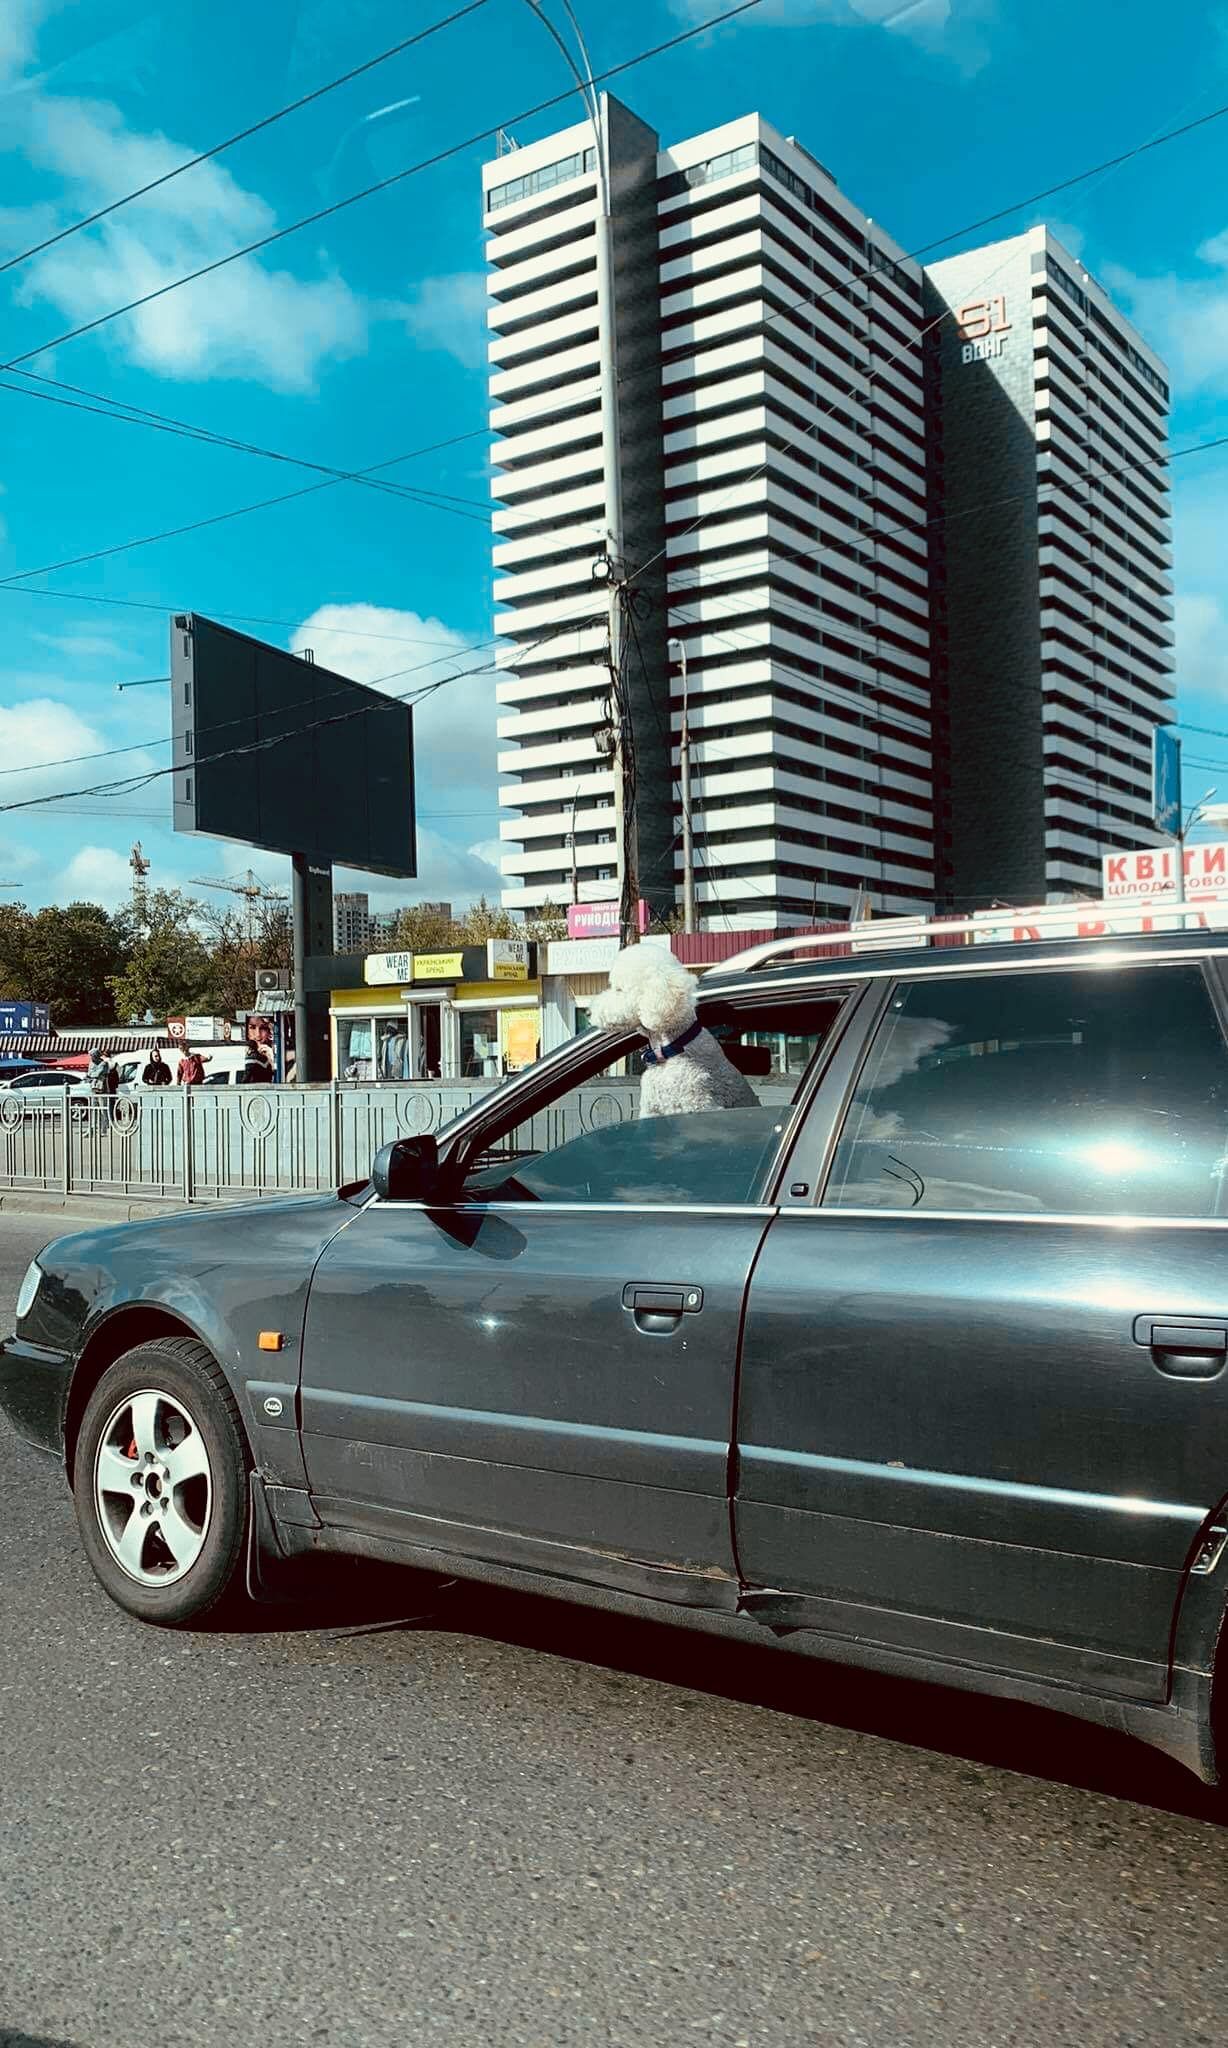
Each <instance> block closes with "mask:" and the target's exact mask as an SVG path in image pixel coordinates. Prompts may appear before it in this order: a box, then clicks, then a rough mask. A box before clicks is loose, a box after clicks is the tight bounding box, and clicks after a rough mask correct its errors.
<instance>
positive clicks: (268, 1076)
mask: <svg viewBox="0 0 1228 2048" xmlns="http://www.w3.org/2000/svg"><path fill="white" fill-rule="evenodd" d="M239 1079H240V1080H241V1081H242V1082H243V1083H244V1084H245V1085H246V1086H247V1087H249V1088H266V1087H268V1086H269V1084H270V1083H271V1082H272V1079H273V1069H272V1067H271V1066H270V1065H269V1062H268V1061H267V1060H266V1058H265V1056H264V1054H263V1053H262V1051H261V1050H260V1047H259V1046H258V1045H249V1046H248V1048H247V1057H246V1059H245V1060H244V1062H243V1072H242V1073H241V1074H240V1076H239Z"/></svg>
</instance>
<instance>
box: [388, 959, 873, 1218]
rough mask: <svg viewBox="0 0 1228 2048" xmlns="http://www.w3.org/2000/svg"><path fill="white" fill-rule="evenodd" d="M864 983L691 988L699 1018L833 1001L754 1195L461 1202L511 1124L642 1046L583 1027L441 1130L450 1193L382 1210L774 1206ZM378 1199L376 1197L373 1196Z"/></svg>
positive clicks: (845, 979)
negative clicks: (467, 1182) (479, 1163)
mask: <svg viewBox="0 0 1228 2048" xmlns="http://www.w3.org/2000/svg"><path fill="white" fill-rule="evenodd" d="M869 992H870V985H869V984H868V983H867V982H866V981H865V980H864V979H862V978H861V977H859V976H851V975H847V974H845V975H840V976H830V977H824V978H823V979H822V980H816V981H815V982H813V983H809V982H806V983H804V984H802V985H801V986H799V985H798V983H797V980H796V979H795V978H794V977H790V980H789V985H788V986H787V987H783V986H782V987H779V988H772V987H764V988H747V987H739V988H734V989H730V988H727V987H713V988H711V989H709V990H705V989H704V988H703V986H702V983H701V984H700V987H699V989H698V991H697V998H698V1003H697V1008H698V1015H699V1020H700V1022H701V1023H703V1021H704V1010H705V1007H708V1008H711V1007H713V1006H714V1005H716V1004H717V1003H718V1002H719V1004H720V1007H721V1009H722V1011H727V1010H728V1009H729V1008H731V1007H732V1008H733V1009H735V1010H742V1009H747V1010H754V1011H756V1012H757V1013H761V1012H762V1011H763V1010H764V1009H773V1008H777V1007H779V1008H781V1009H785V1008H789V1009H796V1008H797V1006H798V1004H799V1003H808V1002H831V1001H834V1002H835V1003H837V1005H838V1008H837V1011H836V1015H835V1017H834V1018H833V1020H832V1026H831V1030H830V1031H829V1033H828V1035H827V1037H826V1038H825V1040H824V1041H823V1044H822V1046H821V1047H819V1048H817V1049H816V1053H815V1055H814V1057H813V1058H812V1059H811V1061H810V1063H809V1066H808V1067H807V1069H806V1072H805V1073H804V1074H803V1075H801V1076H799V1077H798V1086H797V1093H796V1097H795V1101H794V1103H793V1105H792V1108H793V1111H794V1114H793V1117H792V1119H791V1121H790V1123H789V1125H788V1128H787V1129H786V1130H785V1131H784V1132H783V1133H782V1136H781V1141H780V1144H779V1146H778V1147H777V1151H776V1154H775V1157H774V1158H773V1159H772V1160H771V1161H770V1162H769V1163H768V1164H767V1165H766V1166H765V1168H764V1169H763V1171H762V1173H761V1176H760V1183H759V1188H758V1191H757V1193H756V1195H755V1197H754V1199H753V1200H747V1201H745V1202H738V1203H726V1202H721V1203H709V1202H683V1203H668V1202H661V1203H656V1202H653V1203H648V1202H643V1203H631V1202H612V1203H584V1202H559V1203H548V1202H540V1203H522V1202H498V1201H490V1202H476V1201H472V1200H465V1198H464V1196H463V1192H462V1189H461V1182H462V1181H463V1179H464V1176H465V1174H466V1173H468V1172H470V1171H472V1169H473V1166H474V1163H475V1161H476V1159H477V1158H478V1156H479V1155H480V1154H481V1153H482V1152H483V1151H484V1150H487V1149H488V1148H489V1147H490V1146H491V1145H492V1144H497V1143H498V1142H499V1140H500V1138H502V1137H505V1136H506V1135H507V1133H508V1132H509V1131H512V1130H514V1129H515V1128H516V1126H517V1124H520V1123H524V1122H526V1121H527V1120H528V1118H529V1117H531V1116H534V1115H536V1114H537V1113H538V1111H539V1110H543V1109H547V1108H549V1107H550V1105H551V1103H552V1102H555V1101H557V1100H558V1097H559V1096H560V1095H562V1094H564V1093H566V1091H567V1090H568V1089H569V1088H573V1087H577V1086H579V1087H582V1086H583V1085H584V1082H585V1081H586V1080H587V1079H590V1078H592V1077H593V1076H595V1075H597V1074H600V1073H601V1072H602V1071H603V1070H604V1069H605V1068H606V1067H607V1066H609V1065H610V1064H611V1063H612V1062H613V1061H614V1060H616V1059H621V1058H624V1057H625V1056H626V1055H628V1054H630V1053H634V1052H635V1051H637V1050H638V1049H641V1048H642V1047H643V1046H644V1044H645V1043H646V1036H645V1034H644V1033H643V1032H627V1031H608V1032H606V1031H589V1032H585V1033H584V1034H583V1035H582V1036H580V1037H578V1038H576V1039H574V1040H571V1041H569V1042H568V1044H567V1045H566V1046H562V1047H560V1048H559V1050H558V1052H557V1053H550V1054H547V1056H546V1058H545V1059H544V1060H541V1061H538V1062H537V1063H536V1065H535V1066H534V1067H532V1068H530V1069H529V1070H528V1073H527V1074H526V1075H523V1076H518V1077H516V1079H514V1080H509V1081H508V1082H506V1083H505V1084H504V1086H503V1087H501V1088H499V1089H497V1090H496V1091H495V1093H494V1095H492V1096H489V1097H487V1098H486V1100H485V1101H484V1102H483V1103H481V1104H480V1105H478V1106H477V1107H475V1108H474V1109H472V1110H470V1111H468V1112H466V1114H465V1115H464V1116H463V1117H461V1118H458V1119H457V1120H456V1123H455V1124H454V1125H453V1126H452V1127H451V1129H450V1130H449V1131H447V1132H445V1133H444V1142H443V1143H442V1144H441V1147H440V1167H441V1172H442V1173H443V1174H444V1175H445V1176H446V1179H447V1181H448V1182H449V1184H450V1188H451V1191H450V1192H449V1193H448V1195H447V1196H446V1198H445V1199H443V1200H442V1201H432V1202H404V1201H397V1202H384V1203H382V1204H381V1206H383V1207H388V1208H391V1207H397V1208H411V1209H424V1208H430V1209H440V1210H466V1211H468V1212H469V1213H473V1212H474V1211H477V1210H486V1209H496V1208H499V1209H502V1208H515V1209H518V1210H520V1209H525V1208H530V1209H542V1210H547V1209H552V1210H557V1209H572V1210H579V1209H584V1208H589V1209H601V1210H604V1211H610V1212H618V1211H626V1212H627V1213H629V1214H636V1215H643V1214H646V1213H651V1212H652V1211H653V1210H654V1209H656V1210H661V1211H667V1210H673V1211H674V1212H675V1213H677V1212H678V1211H679V1210H691V1211H705V1210H708V1211H717V1210H719V1211H720V1212H722V1213H725V1212H728V1211H730V1210H736V1211H738V1212H740V1213H747V1214H751V1213H755V1212H759V1211H768V1210H773V1209H774V1208H775V1207H776V1206H777V1197H778V1193H779V1190H780V1188H781V1186H782V1184H783V1182H784V1181H785V1179H786V1178H787V1177H788V1174H789V1170H790V1162H791V1160H792V1158H793V1155H794V1153H795V1151H796V1148H797V1145H798V1143H799V1141H800V1140H801V1139H802V1137H803V1135H804V1133H805V1132H806V1130H807V1128H808V1124H809V1119H810V1114H811V1108H812V1104H813V1103H814V1100H815V1098H816V1096H817V1095H818V1094H819V1093H820V1092H821V1090H822V1085H823V1081H824V1078H825V1076H826V1074H827V1072H828V1069H829V1068H830V1066H831V1065H832V1062H833V1060H835V1059H836V1058H837V1057H838V1055H839V1053H840V1051H841V1049H842V1048H843V1047H844V1045H845V1043H846V1041H847V1039H848V1036H849V1030H850V1026H851V1025H852V1023H853V1020H854V1018H855V1017H856V1016H857V1014H858V1013H859V1011H860V1010H861V1008H862V1006H863V1004H864V1002H865V1000H866V998H867V995H868V994H869ZM373 1199H374V1200H376V1201H379V1200H380V1198H379V1197H378V1196H376V1197H374V1198H373Z"/></svg>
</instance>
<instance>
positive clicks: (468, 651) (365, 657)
mask: <svg viewBox="0 0 1228 2048" xmlns="http://www.w3.org/2000/svg"><path fill="white" fill-rule="evenodd" d="M368 634H371V635H376V634H381V635H383V634H386V635H388V638H387V639H376V638H370V639H368V638H365V637H360V636H365V635H368ZM290 644H291V647H292V648H293V649H294V651H295V653H301V652H302V650H303V648H304V647H311V648H312V649H313V650H314V653H315V657H316V660H317V661H319V662H321V663H322V664H323V666H324V667H325V668H332V669H336V670H337V671H338V673H339V674H341V675H346V676H352V677H353V678H354V681H355V682H359V683H369V684H372V685H373V686H375V687H376V688H380V689H384V690H386V691H387V693H388V695H389V696H396V697H404V696H406V695H407V694H409V693H411V692H413V691H416V690H420V689H422V688H423V687H424V686H425V685H427V684H429V683H435V682H441V681H442V679H443V678H444V677H445V676H448V675H450V674H451V673H452V672H453V671H454V670H456V669H486V670H489V669H490V666H491V663H492V661H493V654H492V651H491V649H490V648H489V647H488V646H487V647H478V648H476V649H475V646H474V642H473V641H472V640H466V638H465V636H464V634H463V633H457V632H454V631H453V629H452V628H451V627H450V626H445V625H444V624H443V622H442V621H441V620H439V619H432V618H424V617H422V616H421V614H420V613H418V612H408V611H406V612H403V611H396V610H393V609H392V608H391V607H387V606H381V605H373V604H326V605H321V606H320V608H319V609H318V610H317V611H314V612H313V613H312V614H311V617H310V618H309V619H305V620H304V621H303V624H302V625H301V626H300V627H299V629H298V631H297V632H296V633H295V634H294V635H293V637H292V639H291V642H290ZM495 717H496V711H495V677H494V675H493V674H492V673H487V674H484V675H472V676H471V675H466V676H464V677H463V679H462V680H460V681H458V682H447V683H444V684H443V687H442V688H440V689H438V690H436V691H435V692H434V693H433V694H432V695H431V696H429V697H427V698H426V699H425V700H424V702H422V703H421V704H418V705H416V706H415V708H414V748H415V755H416V765H417V776H418V807H419V809H420V810H442V809H444V808H445V807H446V808H451V807H453V805H454V804H457V799H458V796H459V794H461V793H465V794H468V795H471V794H472V792H473V791H474V789H475V788H479V789H486V790H489V792H490V799H491V801H490V809H491V815H492V816H493V814H494V808H495V805H494V788H495V755H496V751H497V749H496V740H495ZM428 799H429V801H428ZM458 822H460V821H459V820H458ZM473 822H474V823H479V824H480V822H481V821H480V820H474V821H473Z"/></svg>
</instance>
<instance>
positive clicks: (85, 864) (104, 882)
mask: <svg viewBox="0 0 1228 2048" xmlns="http://www.w3.org/2000/svg"><path fill="white" fill-rule="evenodd" d="M131 900H132V870H131V868H130V867H129V865H128V861H127V857H126V856H125V855H124V854H122V853H116V851H115V850H114V848H113V847H110V846H83V847H81V848H80V849H79V851H78V852H76V853H74V855H73V857H72V859H71V860H70V861H69V863H68V866H67V867H66V868H65V869H64V870H63V871H62V873H61V874H60V876H59V877H58V879H57V881H56V883H55V886H54V888H53V890H52V892H51V901H52V902H53V903H101V904H102V905H103V907H104V909H107V910H114V909H115V908H116V907H117V906H118V905H119V904H120V903H129V902H131Z"/></svg>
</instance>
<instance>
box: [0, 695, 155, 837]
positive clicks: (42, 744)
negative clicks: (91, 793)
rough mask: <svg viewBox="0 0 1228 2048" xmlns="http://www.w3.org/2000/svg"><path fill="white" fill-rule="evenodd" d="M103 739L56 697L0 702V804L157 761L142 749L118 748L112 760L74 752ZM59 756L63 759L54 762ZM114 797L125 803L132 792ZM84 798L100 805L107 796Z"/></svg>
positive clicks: (145, 768) (140, 770) (96, 748)
mask: <svg viewBox="0 0 1228 2048" xmlns="http://www.w3.org/2000/svg"><path fill="white" fill-rule="evenodd" d="M107 745H108V741H107V740H106V739H105V738H104V737H103V735H102V734H101V733H100V732H99V731H98V730H97V728H96V727H95V726H92V725H90V724H89V723H88V722H87V721H86V720H85V719H84V718H82V717H81V716H80V715H79V713H78V712H76V711H74V710H73V708H72V706H71V705H69V704H65V703H63V702H61V701H60V699H58V698H55V697H29V698H25V699H23V700H22V701H21V702H20V703H17V704H8V705H4V706H0V763H2V764H3V767H2V770H0V805H3V804H11V803H20V802H22V801H24V800H25V799H26V798H27V797H41V796H46V795H50V794H51V793H52V792H54V791H59V790H73V789H81V788H84V787H85V786H86V785H87V784H92V783H97V782H103V781H111V780H113V779H116V778H120V779H126V778H127V777H129V776H134V775H144V774H148V773H149V772H150V771H151V770H152V769H154V768H156V767H157V766H158V765H159V764H158V763H157V762H156V761H155V760H154V758H153V756H152V755H150V754H146V753H144V752H139V753H133V754H121V755H119V756H117V757H116V758H115V759H113V760H101V761H92V760H77V759H76V758H75V757H76V756H78V755H90V754H98V753H102V752H103V751H104V750H105V749H106V747H107ZM61 761H64V762H67V763H68V765H67V766H64V767H59V766H57V765H56V764H57V763H58V762H61ZM114 801H115V803H116V804H117V805H118V806H121V807H130V806H131V804H132V797H131V795H127V796H116V798H115V799H114ZM89 802H90V804H91V806H93V805H97V806H98V807H99V808H100V809H104V810H105V808H106V802H107V800H106V799H105V798H102V797H92V798H90V799H89ZM50 808H51V807H50V806H49V807H48V809H50ZM13 815H14V816H19V815H20V814H19V813H14V814H13Z"/></svg>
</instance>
